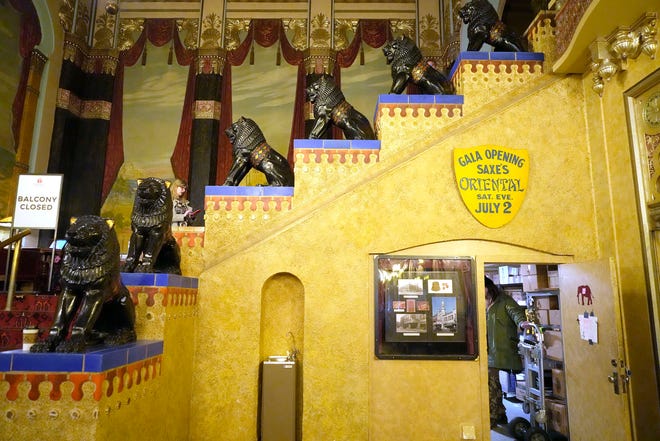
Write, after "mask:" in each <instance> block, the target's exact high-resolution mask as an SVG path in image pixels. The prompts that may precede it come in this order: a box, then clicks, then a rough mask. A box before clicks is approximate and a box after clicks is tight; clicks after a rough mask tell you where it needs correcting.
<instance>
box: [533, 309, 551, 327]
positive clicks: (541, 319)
mask: <svg viewBox="0 0 660 441" xmlns="http://www.w3.org/2000/svg"><path fill="white" fill-rule="evenodd" d="M548 312H549V310H548V309H537V310H536V318H537V320H538V323H539V325H549V324H550V318H549V316H548Z"/></svg>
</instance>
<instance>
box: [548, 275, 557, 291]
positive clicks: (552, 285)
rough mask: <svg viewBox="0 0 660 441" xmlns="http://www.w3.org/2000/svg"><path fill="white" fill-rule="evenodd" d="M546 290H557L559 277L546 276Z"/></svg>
mask: <svg viewBox="0 0 660 441" xmlns="http://www.w3.org/2000/svg"><path fill="white" fill-rule="evenodd" d="M548 288H559V276H552V275H548Z"/></svg>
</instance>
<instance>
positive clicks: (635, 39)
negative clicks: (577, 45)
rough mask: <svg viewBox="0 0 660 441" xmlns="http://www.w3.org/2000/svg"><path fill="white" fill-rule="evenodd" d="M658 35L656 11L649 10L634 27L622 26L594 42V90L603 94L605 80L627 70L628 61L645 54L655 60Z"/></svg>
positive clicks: (591, 49)
mask: <svg viewBox="0 0 660 441" xmlns="http://www.w3.org/2000/svg"><path fill="white" fill-rule="evenodd" d="M656 35H657V30H656V14H655V13H647V14H645V15H643V16H642V17H641V18H640V19H639V20H637V22H636V23H635V24H633V25H632V26H630V27H627V26H620V27H618V28H617V29H616V30H615V31H614V32H612V33H611V34H610V36H609V37H607V38H606V39H604V40H603V39H599V40H596V41H594V42H593V43H591V45H590V46H589V50H590V51H591V60H592V61H591V72H592V73H593V85H592V86H591V88H592V90H593V91H594V92H596V93H597V94H598V95H599V96H602V95H603V90H604V89H605V82H607V81H609V80H610V79H612V77H614V76H615V75H616V74H617V73H618V72H620V71H624V70H626V69H628V60H634V59H636V58H637V57H639V55H640V54H642V53H643V54H646V55H647V56H649V57H650V58H651V59H655V52H656V50H657V48H658V40H657V39H656Z"/></svg>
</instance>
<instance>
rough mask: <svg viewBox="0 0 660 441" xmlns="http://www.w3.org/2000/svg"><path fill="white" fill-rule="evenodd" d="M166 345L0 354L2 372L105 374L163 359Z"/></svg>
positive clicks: (140, 343)
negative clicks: (140, 363) (137, 363)
mask: <svg viewBox="0 0 660 441" xmlns="http://www.w3.org/2000/svg"><path fill="white" fill-rule="evenodd" d="M162 353H163V342H162V341H156V340H141V341H137V342H135V343H129V344H126V345H121V346H117V347H99V348H98V349H94V350H90V351H88V352H85V353H81V354H77V353H34V354H33V353H31V352H29V351H23V350H20V349H17V350H13V351H5V352H0V372H13V371H21V372H103V371H107V370H110V369H114V368H117V367H120V366H123V365H127V364H131V363H135V362H138V361H141V360H144V359H147V358H151V357H155V356H157V355H162Z"/></svg>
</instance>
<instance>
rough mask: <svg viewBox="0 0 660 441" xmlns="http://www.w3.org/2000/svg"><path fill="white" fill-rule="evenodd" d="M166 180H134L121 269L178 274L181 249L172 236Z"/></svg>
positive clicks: (170, 204) (170, 196) (170, 200)
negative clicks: (124, 255)
mask: <svg viewBox="0 0 660 441" xmlns="http://www.w3.org/2000/svg"><path fill="white" fill-rule="evenodd" d="M169 186H170V182H169V181H165V180H163V179H160V178H145V179H139V180H138V187H137V191H136V193H135V201H134V203H133V212H132V213H131V230H132V232H131V238H130V239H129V242H128V253H127V254H126V261H125V262H124V267H123V269H122V271H124V272H127V273H133V272H138V273H169V274H181V251H180V250H179V245H178V244H177V243H176V239H174V237H173V236H172V213H173V210H172V195H171V193H170V191H169Z"/></svg>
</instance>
